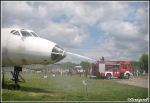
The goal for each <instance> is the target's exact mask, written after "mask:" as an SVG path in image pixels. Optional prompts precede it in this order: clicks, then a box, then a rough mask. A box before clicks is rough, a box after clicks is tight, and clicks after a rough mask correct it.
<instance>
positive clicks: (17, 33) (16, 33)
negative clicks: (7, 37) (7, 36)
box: [12, 31, 20, 36]
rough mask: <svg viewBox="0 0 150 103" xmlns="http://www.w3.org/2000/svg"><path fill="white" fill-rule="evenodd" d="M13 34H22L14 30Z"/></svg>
mask: <svg viewBox="0 0 150 103" xmlns="http://www.w3.org/2000/svg"><path fill="white" fill-rule="evenodd" d="M12 34H14V35H18V36H20V33H19V32H18V31H16V32H13V33H12Z"/></svg>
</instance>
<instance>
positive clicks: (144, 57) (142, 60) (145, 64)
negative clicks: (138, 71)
mask: <svg viewBox="0 0 150 103" xmlns="http://www.w3.org/2000/svg"><path fill="white" fill-rule="evenodd" d="M139 62H140V64H141V65H140V67H141V68H142V69H145V70H148V54H142V56H141V57H140V60H139Z"/></svg>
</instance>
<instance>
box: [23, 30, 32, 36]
mask: <svg viewBox="0 0 150 103" xmlns="http://www.w3.org/2000/svg"><path fill="white" fill-rule="evenodd" d="M21 34H22V36H32V35H31V34H30V33H29V32H27V31H21Z"/></svg>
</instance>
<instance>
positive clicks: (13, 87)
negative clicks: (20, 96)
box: [8, 84, 20, 90]
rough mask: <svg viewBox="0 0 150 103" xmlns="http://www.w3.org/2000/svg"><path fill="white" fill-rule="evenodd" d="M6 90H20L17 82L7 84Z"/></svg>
mask: <svg viewBox="0 0 150 103" xmlns="http://www.w3.org/2000/svg"><path fill="white" fill-rule="evenodd" d="M8 90H20V85H19V84H16V85H15V84H11V85H9V86H8Z"/></svg>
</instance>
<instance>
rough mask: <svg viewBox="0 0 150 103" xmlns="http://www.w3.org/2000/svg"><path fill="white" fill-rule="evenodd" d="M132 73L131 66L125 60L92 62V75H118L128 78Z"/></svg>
mask: <svg viewBox="0 0 150 103" xmlns="http://www.w3.org/2000/svg"><path fill="white" fill-rule="evenodd" d="M130 75H132V66H131V63H130V62H127V61H97V62H95V63H92V76H96V77H98V78H106V79H110V78H111V77H118V78H120V79H122V78H126V79H129V77H130Z"/></svg>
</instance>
